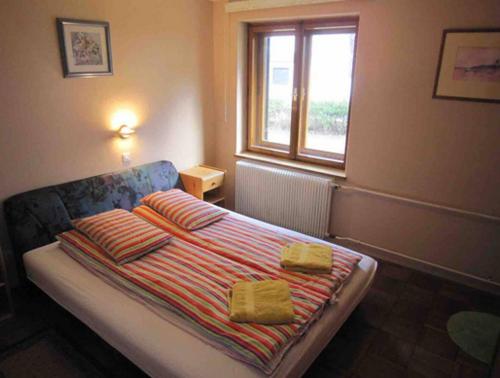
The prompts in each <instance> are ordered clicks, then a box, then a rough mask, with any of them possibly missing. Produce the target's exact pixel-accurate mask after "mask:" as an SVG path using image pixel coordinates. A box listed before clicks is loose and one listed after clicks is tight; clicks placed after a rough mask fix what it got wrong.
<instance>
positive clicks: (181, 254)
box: [58, 206, 359, 374]
mask: <svg viewBox="0 0 500 378" xmlns="http://www.w3.org/2000/svg"><path fill="white" fill-rule="evenodd" d="M135 213H136V214H137V215H141V216H143V217H144V218H145V219H147V220H149V221H151V222H152V219H151V218H152V217H153V216H155V214H156V215H158V214H157V213H155V212H154V211H153V210H151V209H149V208H147V207H146V206H141V207H139V208H137V209H136V210H135ZM158 216H159V215H158ZM159 217H160V218H159V219H160V220H161V219H162V218H163V217H161V216H159ZM225 218H228V219H223V220H221V221H219V222H216V223H214V224H212V225H210V226H207V227H205V228H204V229H202V230H200V231H196V232H186V231H183V230H182V229H181V228H179V227H178V226H175V225H172V224H168V223H169V222H168V221H166V220H165V218H163V220H162V222H167V224H168V227H169V228H171V229H169V232H171V233H172V234H173V235H174V237H173V238H172V239H171V241H170V243H169V244H167V245H166V246H164V247H162V248H160V249H159V250H157V251H155V252H152V253H149V254H147V255H145V256H143V257H141V258H140V259H137V260H134V261H132V262H129V263H126V264H123V265H118V264H116V263H115V262H113V261H112V260H111V259H110V258H109V257H108V256H107V255H106V253H105V252H104V250H103V249H102V248H100V247H99V246H98V245H96V244H94V243H93V242H92V241H91V240H90V239H88V238H87V237H86V236H85V235H83V234H81V233H79V232H78V231H69V232H65V233H63V234H61V235H60V236H59V237H58V239H59V240H60V241H61V247H62V249H63V250H64V251H65V252H66V253H67V254H69V255H70V256H71V257H73V258H74V259H76V260H77V261H78V262H80V263H81V264H82V265H84V266H85V267H86V268H87V269H89V270H91V271H92V272H94V273H95V274H97V275H99V276H101V277H103V278H104V279H106V280H108V281H110V282H111V283H113V284H114V285H116V286H118V287H119V288H120V289H122V290H123V291H124V292H125V293H127V294H129V295H133V296H135V297H137V298H139V299H140V300H142V301H144V302H145V303H146V304H148V305H150V306H152V307H153V308H154V309H155V310H156V311H159V312H161V311H171V312H173V313H175V314H177V315H178V316H179V317H181V318H182V319H184V321H185V322H186V323H187V324H188V325H189V329H188V330H187V331H188V332H190V333H192V334H195V335H198V336H199V337H200V338H201V339H203V340H204V341H206V342H209V343H210V344H211V345H213V346H214V347H216V348H219V349H221V350H222V351H223V352H224V353H226V354H228V355H230V356H232V357H234V358H236V359H239V360H241V361H244V362H246V363H248V364H251V365H253V366H255V367H257V368H258V369H260V370H262V371H263V372H264V373H266V374H271V373H272V372H273V371H274V369H275V368H276V367H277V365H278V364H279V362H280V361H281V359H282V358H283V356H284V354H285V353H286V351H287V350H288V349H289V348H290V347H291V346H292V345H293V344H294V342H295V341H297V340H298V339H299V338H300V336H301V335H302V334H303V333H304V332H305V331H306V330H307V329H308V327H309V326H310V325H311V324H312V323H313V322H314V321H315V320H316V319H318V318H319V317H320V316H321V314H322V311H323V309H324V307H325V306H326V305H327V304H328V303H329V300H330V298H331V295H332V293H334V292H335V290H337V289H338V288H339V287H340V286H341V284H342V282H343V281H344V280H345V279H346V278H347V277H348V275H349V274H350V273H351V272H352V270H353V269H354V266H355V264H356V263H357V261H358V260H359V257H357V256H355V255H352V254H349V253H346V252H342V251H335V252H334V260H335V259H337V260H338V261H337V265H336V266H335V267H334V269H333V270H332V274H331V275H322V276H311V275H305V274H301V273H293V272H286V271H284V270H283V269H282V268H281V267H280V266H279V253H277V251H279V249H280V248H281V246H282V245H284V244H286V243H288V242H290V241H292V239H293V241H295V240H294V239H295V238H290V237H289V236H286V235H278V234H277V233H276V232H274V231H269V230H266V229H264V228H261V227H256V226H255V225H253V224H249V223H248V222H245V221H241V220H239V219H236V218H235V217H232V216H226V217H225ZM156 221H158V219H156ZM152 223H155V224H157V222H152ZM162 227H163V228H165V229H166V227H167V226H166V225H165V224H164V225H163V226H162ZM231 227H234V228H235V229H234V230H233V231H232V232H234V233H235V234H237V235H238V237H236V236H234V235H233V233H227V232H228V231H229V229H225V228H231ZM224 232H226V234H225V236H224ZM250 234H252V237H251V238H250V236H249V235H250ZM245 238H247V241H246V243H247V246H241V245H240V243H245V241H244V239H245ZM250 239H252V240H254V241H252V242H250ZM297 241H298V240H297ZM256 245H258V246H259V247H258V248H257V246H256ZM264 251H266V252H264ZM274 255H277V256H274ZM278 278H280V279H285V280H287V282H288V283H289V286H290V289H291V294H292V303H293V305H294V312H295V318H294V322H293V323H292V324H289V325H274V326H265V325H259V324H254V323H248V324H244V323H234V322H231V321H230V320H229V310H228V292H229V289H230V288H231V287H232V285H233V284H234V283H235V282H238V281H242V280H247V281H260V280H265V279H278ZM124 326H126V325H124Z"/></svg>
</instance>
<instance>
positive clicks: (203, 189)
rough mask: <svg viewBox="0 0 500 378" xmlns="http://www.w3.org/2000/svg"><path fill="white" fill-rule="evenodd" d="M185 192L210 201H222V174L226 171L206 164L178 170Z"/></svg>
mask: <svg viewBox="0 0 500 378" xmlns="http://www.w3.org/2000/svg"><path fill="white" fill-rule="evenodd" d="M179 173H180V175H181V179H182V183H183V184H184V188H185V190H186V192H188V193H189V194H192V195H193V196H195V197H196V198H199V199H201V200H205V201H208V202H210V203H221V202H223V201H224V189H223V186H224V175H225V174H226V171H225V170H223V169H218V168H214V167H209V166H207V165H198V166H196V167H193V168H189V169H186V170H184V171H182V172H179Z"/></svg>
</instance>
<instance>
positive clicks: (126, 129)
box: [118, 125, 135, 139]
mask: <svg viewBox="0 0 500 378" xmlns="http://www.w3.org/2000/svg"><path fill="white" fill-rule="evenodd" d="M134 133H135V130H134V129H133V128H131V127H130V126H127V125H121V126H120V128H119V129H118V135H119V136H120V138H122V139H128V138H130V136H131V135H132V134H134Z"/></svg>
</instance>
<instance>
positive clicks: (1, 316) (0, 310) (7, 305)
mask: <svg viewBox="0 0 500 378" xmlns="http://www.w3.org/2000/svg"><path fill="white" fill-rule="evenodd" d="M12 315H14V311H13V306H12V297H11V294H10V287H9V283H8V281H7V268H6V265H5V259H4V257H3V253H2V249H1V248H0V323H1V322H2V321H3V320H6V319H8V318H10V317H11V316H12Z"/></svg>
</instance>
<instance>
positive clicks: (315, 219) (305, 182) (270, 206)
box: [235, 160, 333, 238]
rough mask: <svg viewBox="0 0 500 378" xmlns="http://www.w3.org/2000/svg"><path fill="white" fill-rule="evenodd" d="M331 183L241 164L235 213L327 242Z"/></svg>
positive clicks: (318, 178)
mask: <svg viewBox="0 0 500 378" xmlns="http://www.w3.org/2000/svg"><path fill="white" fill-rule="evenodd" d="M332 191H333V190H332V180H331V179H330V178H326V177H323V176H316V175H313V174H305V173H299V172H296V171H293V170H289V169H283V168H277V167H272V166H268V165H264V164H259V163H253V162H248V161H243V160H240V161H238V162H237V163H236V198H235V200H236V211H237V212H238V213H241V214H244V215H248V216H250V217H252V218H256V219H260V220H262V221H265V222H268V223H272V224H274V225H277V226H282V227H286V228H289V229H292V230H295V231H299V232H302V233H305V234H308V235H312V236H316V237H319V238H324V237H325V236H326V235H327V234H328V226H329V221H330V211H331V209H330V204H331V197H332Z"/></svg>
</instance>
